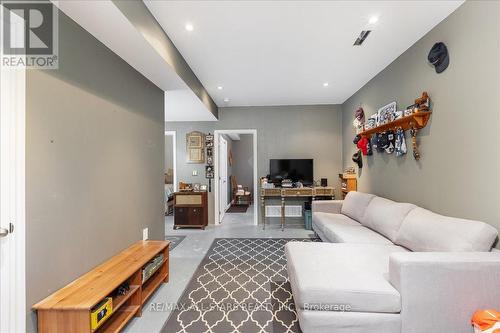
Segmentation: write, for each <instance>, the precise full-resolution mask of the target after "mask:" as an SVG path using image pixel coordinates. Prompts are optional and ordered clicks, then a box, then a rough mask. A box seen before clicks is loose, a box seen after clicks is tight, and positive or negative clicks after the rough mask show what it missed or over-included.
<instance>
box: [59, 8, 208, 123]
mask: <svg viewBox="0 0 500 333" xmlns="http://www.w3.org/2000/svg"><path fill="white" fill-rule="evenodd" d="M54 4H55V5H56V6H58V8H59V9H60V10H62V11H63V12H64V13H65V14H66V15H68V16H69V17H71V18H72V19H73V20H75V21H76V22H77V23H78V24H79V25H80V26H82V27H83V28H84V29H85V30H87V31H88V32H89V33H90V34H92V35H93V36H94V37H95V38H97V39H98V40H99V41H101V43H103V44H104V45H106V46H107V47H108V48H109V49H110V50H112V51H113V52H114V53H116V54H117V55H118V56H120V57H121V58H122V59H123V60H125V61H126V62H127V63H128V64H129V65H131V66H132V67H134V68H135V69H136V70H137V71H139V72H140V73H141V74H142V75H144V76H145V77H147V78H148V79H149V80H150V81H151V82H153V83H154V84H155V85H156V86H158V87H159V88H160V89H162V90H164V91H166V93H165V110H164V112H165V120H166V121H191V120H197V121H215V120H217V119H216V118H215V116H214V115H213V114H212V113H211V112H210V111H209V110H208V109H207V108H206V106H205V105H204V104H203V102H202V101H201V100H200V99H199V98H198V97H197V96H196V94H195V93H194V92H193V91H192V90H191V89H190V88H189V87H188V85H187V84H186V83H185V82H184V81H183V80H182V79H181V78H180V77H179V75H178V74H177V73H176V72H175V70H174V68H172V67H171V66H170V65H169V64H168V63H167V62H166V61H165V59H164V58H163V57H162V56H161V55H160V54H159V53H158V52H157V50H156V49H155V48H154V47H153V46H152V45H151V44H150V42H149V41H148V40H146V39H145V38H144V35H142V34H141V33H140V32H139V31H138V30H137V29H136V27H135V26H134V25H133V24H132V23H131V22H130V21H129V20H128V19H127V18H126V17H125V16H124V15H123V13H122V12H121V11H120V10H119V9H118V8H117V7H116V6H115V5H114V4H113V2H112V1H110V0H100V1H88V0H80V1H76V0H73V1H54ZM117 31H119V33H117Z"/></svg>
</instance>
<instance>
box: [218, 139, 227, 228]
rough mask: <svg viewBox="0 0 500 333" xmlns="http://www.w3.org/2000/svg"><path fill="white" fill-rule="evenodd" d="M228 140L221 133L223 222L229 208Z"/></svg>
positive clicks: (221, 215) (220, 178)
mask: <svg viewBox="0 0 500 333" xmlns="http://www.w3.org/2000/svg"><path fill="white" fill-rule="evenodd" d="M227 187H228V182H227V140H226V139H225V138H224V137H223V136H222V135H221V136H220V140H219V214H220V218H219V221H221V222H222V219H223V218H224V215H225V214H226V210H227Z"/></svg>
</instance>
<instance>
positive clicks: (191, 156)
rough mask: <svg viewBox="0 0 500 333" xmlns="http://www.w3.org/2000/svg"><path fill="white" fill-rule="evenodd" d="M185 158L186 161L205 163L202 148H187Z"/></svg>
mask: <svg viewBox="0 0 500 333" xmlns="http://www.w3.org/2000/svg"><path fill="white" fill-rule="evenodd" d="M187 158H188V161H187V162H188V163H197V164H203V163H205V153H204V150H203V149H200V148H188V154H187Z"/></svg>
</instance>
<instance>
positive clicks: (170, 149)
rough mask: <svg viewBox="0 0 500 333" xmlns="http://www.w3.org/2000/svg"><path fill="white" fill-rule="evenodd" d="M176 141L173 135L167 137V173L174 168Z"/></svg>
mask: <svg viewBox="0 0 500 333" xmlns="http://www.w3.org/2000/svg"><path fill="white" fill-rule="evenodd" d="M173 141H174V139H173V136H172V135H165V172H167V171H168V170H169V169H173V168H174V142H173Z"/></svg>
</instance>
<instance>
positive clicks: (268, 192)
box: [260, 187, 335, 230]
mask: <svg viewBox="0 0 500 333" xmlns="http://www.w3.org/2000/svg"><path fill="white" fill-rule="evenodd" d="M317 197H330V198H331V199H332V200H334V199H335V189H334V188H333V187H296V188H293V187H292V188H286V187H282V188H261V189H260V203H261V216H262V228H263V229H266V199H276V198H281V216H280V224H281V230H284V229H285V207H286V198H311V199H312V200H315V199H316V198H317Z"/></svg>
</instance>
